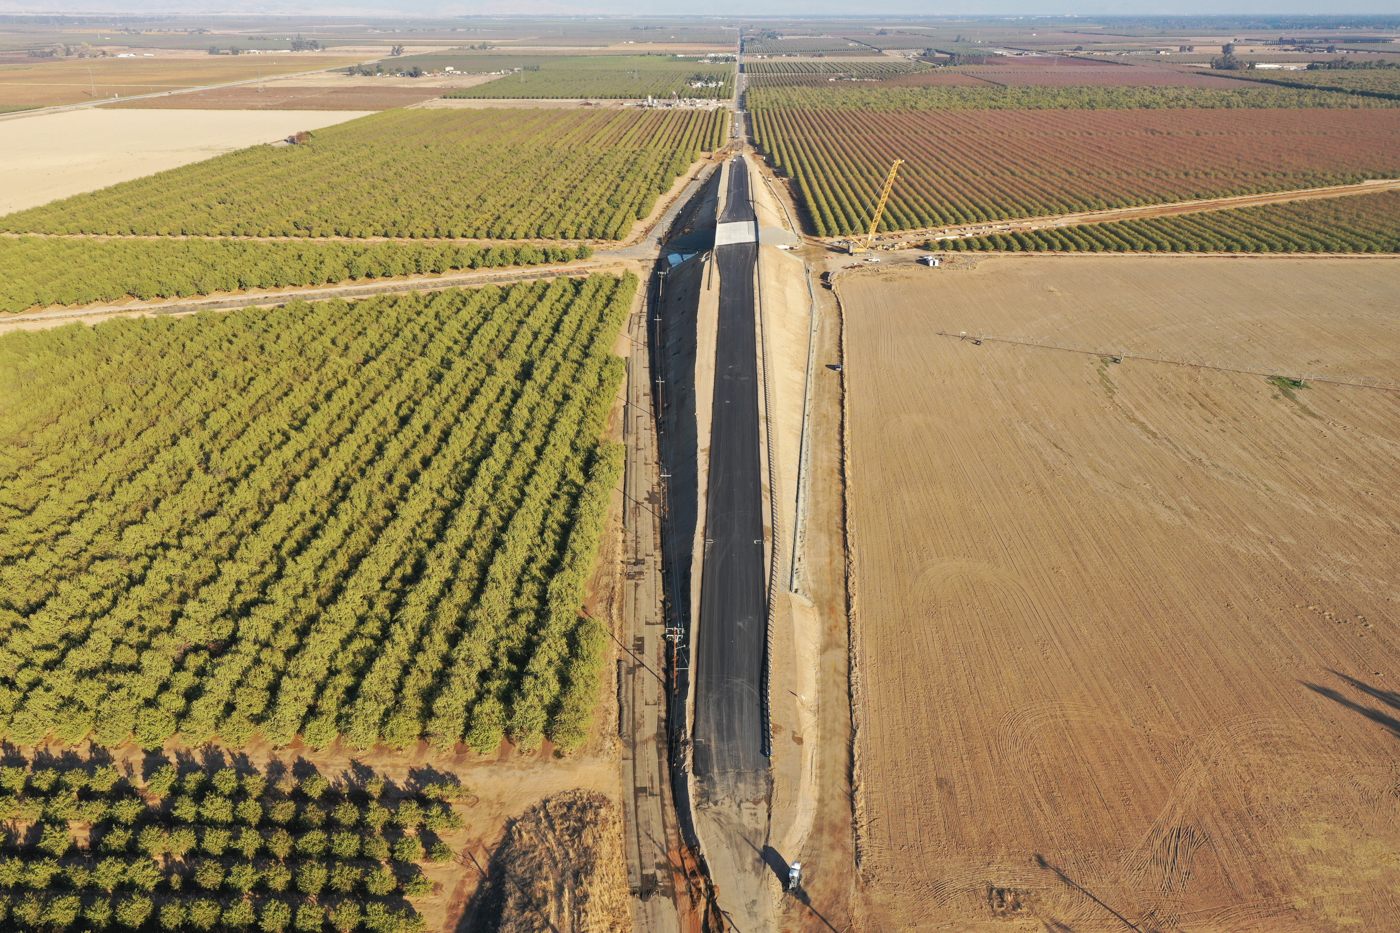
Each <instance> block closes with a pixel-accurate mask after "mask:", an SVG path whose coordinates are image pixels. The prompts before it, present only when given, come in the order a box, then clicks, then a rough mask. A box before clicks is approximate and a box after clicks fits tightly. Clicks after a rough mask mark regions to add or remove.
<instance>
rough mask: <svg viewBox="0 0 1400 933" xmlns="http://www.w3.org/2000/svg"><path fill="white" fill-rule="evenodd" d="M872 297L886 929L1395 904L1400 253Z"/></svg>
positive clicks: (1328, 923)
mask: <svg viewBox="0 0 1400 933" xmlns="http://www.w3.org/2000/svg"><path fill="white" fill-rule="evenodd" d="M838 288H839V290H840V295H841V298H842V302H843V305H844V308H845V321H846V327H847V334H846V372H847V373H848V378H849V382H848V392H849V395H848V406H849V414H850V425H851V427H850V458H851V473H850V474H849V475H850V476H851V487H850V496H851V503H850V504H851V512H850V519H849V527H850V528H852V529H853V556H852V561H853V579H854V587H855V590H854V606H855V612H854V616H853V619H852V635H853V640H854V642H855V648H854V651H855V656H856V658H857V673H856V684H855V698H856V704H857V707H858V711H857V715H856V724H857V729H858V739H857V747H856V753H857V756H858V765H857V770H856V782H857V788H858V795H857V815H858V827H857V831H858V845H859V851H860V859H861V862H860V864H861V869H862V873H863V876H864V877H865V879H866V880H867V882H868V888H867V891H868V893H869V895H870V897H869V900H868V902H867V908H866V910H867V914H866V917H865V923H864V924H863V925H864V927H865V928H868V929H904V930H934V929H939V930H943V929H956V930H959V931H967V930H1004V929H1007V928H1008V921H1014V922H1015V925H1013V927H1012V928H1016V929H1030V928H1031V927H1032V925H1034V927H1035V928H1036V929H1053V930H1069V929H1073V930H1076V931H1093V930H1105V931H1107V930H1113V931H1121V930H1124V929H1135V930H1143V931H1146V930H1161V931H1166V930H1191V931H1231V933H1241V931H1259V933H1264V931H1268V933H1278V931H1304V930H1307V931H1331V930H1337V929H1341V928H1354V929H1380V928H1383V927H1385V926H1387V925H1388V924H1390V923H1392V922H1393V921H1394V918H1395V917H1396V916H1397V915H1400V899H1397V895H1396V892H1397V890H1400V863H1397V862H1396V860H1395V859H1394V857H1393V856H1392V854H1391V853H1394V852H1396V851H1400V805H1397V803H1396V797H1395V792H1394V788H1395V768H1396V752H1395V749H1396V746H1395V738H1396V735H1397V733H1400V725H1397V720H1396V716H1397V713H1396V710H1397V709H1400V692H1397V687H1396V682H1397V679H1400V634H1398V633H1397V623H1400V617H1397V610H1396V606H1397V603H1400V570H1397V566H1400V561H1397V559H1396V554H1395V542H1396V540H1397V530H1400V491H1398V490H1400V485H1398V484H1397V483H1396V473H1395V463H1396V457H1397V454H1400V417H1397V415H1400V396H1397V394H1395V393H1390V392H1385V391H1380V390H1375V389H1361V388H1354V387H1349V386H1338V385H1333V384H1327V383H1323V382H1315V383H1314V384H1313V385H1312V386H1310V387H1299V386H1296V385H1290V384H1288V383H1286V382H1282V383H1278V384H1274V383H1271V382H1270V381H1269V380H1266V379H1265V378H1263V377H1260V376H1252V375H1243V374H1236V373H1230V372H1223V371H1218V370H1209V369H1198V368H1194V367H1184V366H1174V365H1169V364H1165V363H1153V362H1147V361H1142V360H1136V359H1129V360H1127V361H1126V362H1124V363H1123V364H1121V365H1120V364H1113V363H1111V362H1106V361H1101V360H1100V359H1099V358H1098V357H1096V356H1092V355H1085V354H1080V353H1072V352H1065V351H1061V350H1053V349H1044V348H1036V347H1026V346H1015V345H1008V344H1003V343H996V342H992V341H986V342H984V343H982V344H981V345H974V344H973V343H971V342H970V341H967V342H964V341H959V340H957V339H956V338H947V337H941V336H937V335H936V334H935V331H938V330H947V331H951V332H953V333H957V332H959V331H962V330H968V331H973V330H977V331H984V332H988V333H999V334H1021V335H1031V336H1037V337H1043V338H1053V339H1057V340H1063V341H1072V342H1077V343H1082V344H1089V345H1095V346H1101V347H1116V348H1120V349H1123V350H1130V349H1131V350H1139V351H1141V350H1148V349H1154V350H1158V351H1163V352H1167V353H1174V354H1180V355H1193V356H1203V357H1208V358H1213V359H1220V360H1229V361H1236V362H1241V363H1251V364H1263V365H1267V366H1274V367H1278V368H1285V369H1298V370H1305V371H1311V372H1327V373H1350V374H1359V375H1368V376H1373V377H1377V378H1381V379H1387V380H1400V334H1397V331H1396V329H1395V317H1394V307H1393V305H1394V295H1395V294H1396V293H1397V290H1400V263H1395V262H1392V261H1389V260H1366V261H1357V260H1351V261H1348V260H1327V259H1318V260H1286V259H1285V260H1273V261H1253V262H1249V261H1232V260H1226V259H1221V260H1215V259H1190V260H1163V259H1158V260H1153V259H1121V260H1117V261H1113V260H1096V259H1077V260H1066V261H1053V260H1051V261H1045V260H1041V261H1038V262H1037V261H1032V260H1022V259H1014V258H1001V259H992V260H982V261H980V262H979V263H977V264H975V265H974V266H972V267H964V268H961V269H951V270H950V269H945V270H940V271H938V272H933V271H931V270H925V269H920V270H918V272H908V271H899V272H891V273H887V274H884V275H872V274H868V273H866V274H858V275H856V276H855V277H853V278H849V279H846V280H844V281H843V282H842V284H840V285H839V286H838Z"/></svg>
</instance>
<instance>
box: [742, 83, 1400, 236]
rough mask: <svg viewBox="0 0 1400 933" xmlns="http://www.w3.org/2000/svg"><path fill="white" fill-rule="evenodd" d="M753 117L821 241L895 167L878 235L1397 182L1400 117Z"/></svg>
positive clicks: (856, 220) (851, 222) (852, 222)
mask: <svg viewBox="0 0 1400 933" xmlns="http://www.w3.org/2000/svg"><path fill="white" fill-rule="evenodd" d="M800 90H802V89H800V88H799V89H789V90H788V91H785V92H796V91H800ZM952 90H956V89H952ZM765 93H775V92H771V91H770V92H765ZM1200 93H1209V92H1205V91H1202V92H1200ZM753 112H754V123H755V127H756V133H757V137H758V140H759V142H760V143H761V145H762V147H763V149H764V151H765V152H766V153H767V154H768V155H769V159H770V161H771V162H772V163H773V164H774V165H776V166H777V167H778V168H779V169H780V170H782V171H783V172H784V173H786V174H788V175H790V176H792V177H793V178H794V179H795V180H796V181H797V183H798V187H799V190H800V191H801V193H802V196H803V200H804V201H805V202H806V207H807V210H808V213H809V215H810V217H811V219H812V223H813V225H814V227H815V228H816V231H817V233H818V234H819V235H833V234H842V233H850V232H852V231H855V230H864V229H865V228H866V227H867V225H868V224H869V222H870V220H869V213H868V212H869V210H870V205H872V204H874V203H875V201H876V199H877V198H878V197H879V190H880V185H881V184H882V183H883V181H884V178H885V174H886V172H887V171H888V170H889V165H890V161H891V160H893V159H895V158H902V159H905V160H907V162H908V164H907V165H906V166H905V168H904V169H902V170H901V172H900V175H899V183H898V184H897V185H896V186H895V189H894V191H893V193H892V195H891V197H890V201H889V205H888V207H887V208H886V210H885V215H884V217H883V218H882V219H881V229H885V230H901V229H917V228H920V227H924V226H936V225H941V224H948V223H966V222H971V221H981V220H991V219H1000V218H1007V217H1032V216H1037V215H1042V214H1057V213H1069V212H1073V211H1078V210H1086V209H1093V210H1102V209H1105V208H1114V207H1128V206H1133V205H1138V204H1151V203H1159V202H1168V201H1180V200H1190V199H1194V198H1207V197H1223V196H1226V195H1233V194H1246V193H1251V192H1256V191H1280V190H1287V189H1290V188H1306V187H1318V186H1322V185H1333V184H1345V183H1349V182H1356V181H1361V180H1364V179H1366V178H1393V177H1396V176H1397V175H1400V108H1395V109H1379V110H1350V109H1309V110H1289V109H1285V110H1229V109H1219V110H1081V111H1073V112H1065V111H1052V110H1020V111H1017V110H989V111H971V110H958V111H912V112H911V111H904V112H881V111H860V110H846V109H840V110H836V109H833V110H820V109H815V108H811V109H809V108H796V107H792V108H789V107H782V106H779V107H773V108H771V109H766V108H763V107H762V106H761V105H760V104H757V103H756V104H754V105H753ZM847 139H860V140H861V146H860V148H859V150H856V151H853V150H851V149H850V148H849V147H843V146H842V145H840V141H841V140H847Z"/></svg>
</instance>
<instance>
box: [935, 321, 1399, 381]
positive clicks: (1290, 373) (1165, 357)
mask: <svg viewBox="0 0 1400 933" xmlns="http://www.w3.org/2000/svg"><path fill="white" fill-rule="evenodd" d="M934 333H935V334H937V335H938V336H940V337H954V338H957V339H958V340H971V341H972V342H973V343H975V344H981V343H982V342H983V341H987V340H990V341H993V342H994V343H1010V344H1016V345H1018V346H1026V347H1039V348H1041V349H1046V350H1064V351H1067V352H1069V353H1083V354H1087V355H1090V356H1097V357H1100V358H1102V359H1106V360H1109V361H1111V362H1114V363H1121V362H1123V361H1124V360H1129V359H1133V360H1147V361H1148V362H1152V363H1170V364H1171V365H1173V366H1194V367H1196V368H1198V369H1213V370H1217V371H1220V372H1230V373H1244V374H1246V375H1250V376H1268V377H1271V378H1282V379H1292V380H1295V381H1298V382H1307V381H1308V380H1312V381H1313V382H1327V383H1331V384H1334V385H1349V386H1357V387H1359V388H1364V389H1383V390H1387V391H1392V392H1396V391H1400V382H1392V381H1390V380H1388V379H1374V378H1372V377H1370V376H1348V375H1339V374H1335V373H1305V372H1297V371H1294V370H1288V369H1275V368H1274V367H1272V366H1262V365H1258V364H1254V363H1231V362H1227V361H1224V360H1211V359H1206V358H1205V357H1200V356H1178V355H1176V354H1173V353H1162V352H1158V351H1155V350H1142V351H1134V350H1109V349H1105V348H1104V347H1092V346H1089V345H1087V344H1082V343H1070V342H1068V341H1065V340H1052V339H1050V338H1049V337H1021V336H1012V335H1006V334H983V333H980V332H977V331H959V332H958V333H956V334H954V333H951V332H949V331H942V330H939V331H934Z"/></svg>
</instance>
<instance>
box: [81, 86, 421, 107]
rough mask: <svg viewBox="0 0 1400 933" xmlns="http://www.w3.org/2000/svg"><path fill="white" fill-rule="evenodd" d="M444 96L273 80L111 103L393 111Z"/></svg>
mask: <svg viewBox="0 0 1400 933" xmlns="http://www.w3.org/2000/svg"><path fill="white" fill-rule="evenodd" d="M441 95H442V88H439V87H427V86H424V87H374V86H369V87H365V86H362V85H361V86H348V87H325V86H314V85H313V86H305V85H299V84H298V85H293V84H284V83H282V82H280V81H277V82H272V81H269V82H268V83H267V85H266V86H264V87H263V88H261V89H260V88H259V87H258V86H257V85H253V84H242V85H239V86H238V87H224V88H217V89H212V90H208V91H189V92H187V93H185V94H175V95H172V96H169V97H147V98H143V99H140V100H133V101H130V102H124V103H117V104H107V105H106V106H108V107H110V108H112V109H115V110H389V109H391V108H393V107H408V106H411V105H413V104H419V103H422V102H423V101H425V100H431V99H432V98H434V97H439V96H441Z"/></svg>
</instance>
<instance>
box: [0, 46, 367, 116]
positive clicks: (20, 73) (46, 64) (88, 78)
mask: <svg viewBox="0 0 1400 933" xmlns="http://www.w3.org/2000/svg"><path fill="white" fill-rule="evenodd" d="M155 54H156V55H157V56H158V57H156V58H145V57H142V58H121V59H119V58H115V57H113V58H84V59H76V58H75V59H70V60H62V59H56V60H55V59H49V60H45V59H33V60H32V64H28V65H7V66H5V67H4V68H3V69H0V105H14V106H28V105H35V106H43V107H52V106H56V105H59V104H80V103H85V102H87V101H90V100H94V99H102V98H110V97H128V96H131V95H133V94H155V93H157V92H159V91H168V90H173V89H175V88H183V87H198V86H200V85H207V84H226V83H229V82H233V81H254V80H257V78H259V77H263V78H272V77H275V76H277V75H279V74H295V73H297V72H302V71H317V70H319V69H323V68H335V67H338V66H341V65H350V64H354V63H356V62H358V61H360V59H359V58H352V57H346V56H343V55H323V54H322V53H300V54H296V53H287V54H285V55H275V56H274V55H247V56H244V55H238V56H233V55H208V54H203V55H194V56H191V55H189V54H184V55H171V54H169V53H164V52H158V53H155Z"/></svg>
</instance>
